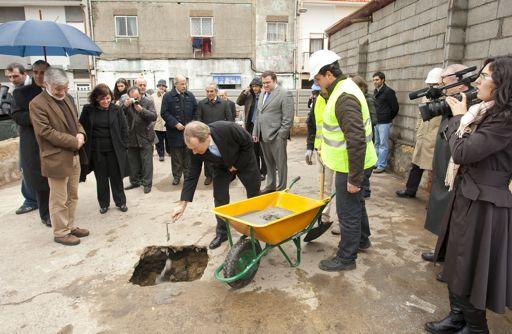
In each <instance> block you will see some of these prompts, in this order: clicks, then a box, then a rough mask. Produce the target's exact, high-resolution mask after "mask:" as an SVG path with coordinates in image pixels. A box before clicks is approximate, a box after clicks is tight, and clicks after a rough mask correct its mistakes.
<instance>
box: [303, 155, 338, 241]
mask: <svg viewBox="0 0 512 334" xmlns="http://www.w3.org/2000/svg"><path fill="white" fill-rule="evenodd" d="M324 182H325V166H324V164H323V163H322V171H321V172H320V200H323V199H324ZM331 225H332V221H331V222H325V223H323V222H322V214H320V216H319V217H318V226H316V227H313V228H312V229H311V231H309V232H308V234H306V236H305V237H304V242H311V241H313V240H315V239H317V238H318V237H320V236H321V235H322V234H324V233H325V231H327V230H328V229H329V227H331Z"/></svg>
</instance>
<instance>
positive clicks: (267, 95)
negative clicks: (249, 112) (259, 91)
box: [263, 92, 270, 104]
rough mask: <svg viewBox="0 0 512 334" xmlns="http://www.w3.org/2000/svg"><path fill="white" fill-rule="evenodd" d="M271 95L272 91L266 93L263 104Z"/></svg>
mask: <svg viewBox="0 0 512 334" xmlns="http://www.w3.org/2000/svg"><path fill="white" fill-rule="evenodd" d="M269 97H270V92H268V93H265V99H264V100H263V104H265V103H267V102H268V98H269Z"/></svg>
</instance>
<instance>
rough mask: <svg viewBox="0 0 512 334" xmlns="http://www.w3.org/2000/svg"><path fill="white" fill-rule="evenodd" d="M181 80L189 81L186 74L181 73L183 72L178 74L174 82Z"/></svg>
mask: <svg viewBox="0 0 512 334" xmlns="http://www.w3.org/2000/svg"><path fill="white" fill-rule="evenodd" d="M180 81H185V82H187V78H186V77H185V76H184V75H181V74H178V75H177V76H176V77H175V78H174V84H177V83H178V82H180Z"/></svg>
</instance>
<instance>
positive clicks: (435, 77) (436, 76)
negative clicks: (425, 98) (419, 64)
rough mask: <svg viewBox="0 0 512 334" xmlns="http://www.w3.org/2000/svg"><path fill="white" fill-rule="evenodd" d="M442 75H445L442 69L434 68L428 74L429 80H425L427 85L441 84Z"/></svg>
mask: <svg viewBox="0 0 512 334" xmlns="http://www.w3.org/2000/svg"><path fill="white" fill-rule="evenodd" d="M441 73H443V69H442V68H439V67H434V68H433V69H431V70H430V71H429V72H428V74H427V78H426V79H425V83H427V84H436V83H439V82H441Z"/></svg>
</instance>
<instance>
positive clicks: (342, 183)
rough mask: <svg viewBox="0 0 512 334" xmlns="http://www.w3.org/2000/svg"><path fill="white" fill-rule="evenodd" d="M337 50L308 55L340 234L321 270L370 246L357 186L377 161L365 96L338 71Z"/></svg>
mask: <svg viewBox="0 0 512 334" xmlns="http://www.w3.org/2000/svg"><path fill="white" fill-rule="evenodd" d="M339 59H340V58H339V56H338V55H337V54H336V53H334V52H332V51H329V50H319V51H317V52H315V53H314V54H313V55H311V57H310V60H309V64H310V73H311V78H310V79H315V80H316V82H317V84H318V85H319V86H320V87H321V88H323V89H325V90H327V93H328V99H327V104H326V106H325V111H324V113H323V115H322V132H321V135H322V140H321V143H320V152H321V159H322V161H323V163H324V164H325V166H326V167H328V168H330V169H332V170H334V171H335V172H336V176H335V187H336V211H337V214H338V218H339V220H340V228H341V240H340V243H339V246H338V251H337V253H336V255H335V256H334V257H331V258H329V259H326V260H322V261H321V262H320V265H319V267H320V269H322V270H325V271H341V270H353V269H355V268H356V259H357V253H358V251H359V250H365V249H368V248H369V247H370V246H371V242H370V239H369V236H370V227H369V223H368V215H367V213H366V206H365V200H364V197H363V195H362V192H361V185H362V183H363V181H364V177H365V170H366V171H370V170H371V168H372V167H373V166H374V165H375V163H376V161H377V154H376V153H375V148H374V146H373V143H372V125H371V119H370V113H369V110H368V105H367V103H366V98H365V96H364V94H363V92H362V91H361V89H359V87H358V86H357V85H356V84H355V83H354V82H353V81H352V80H351V79H349V78H347V77H346V76H345V75H343V72H342V71H341V69H340V67H339V63H338V60H339Z"/></svg>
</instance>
